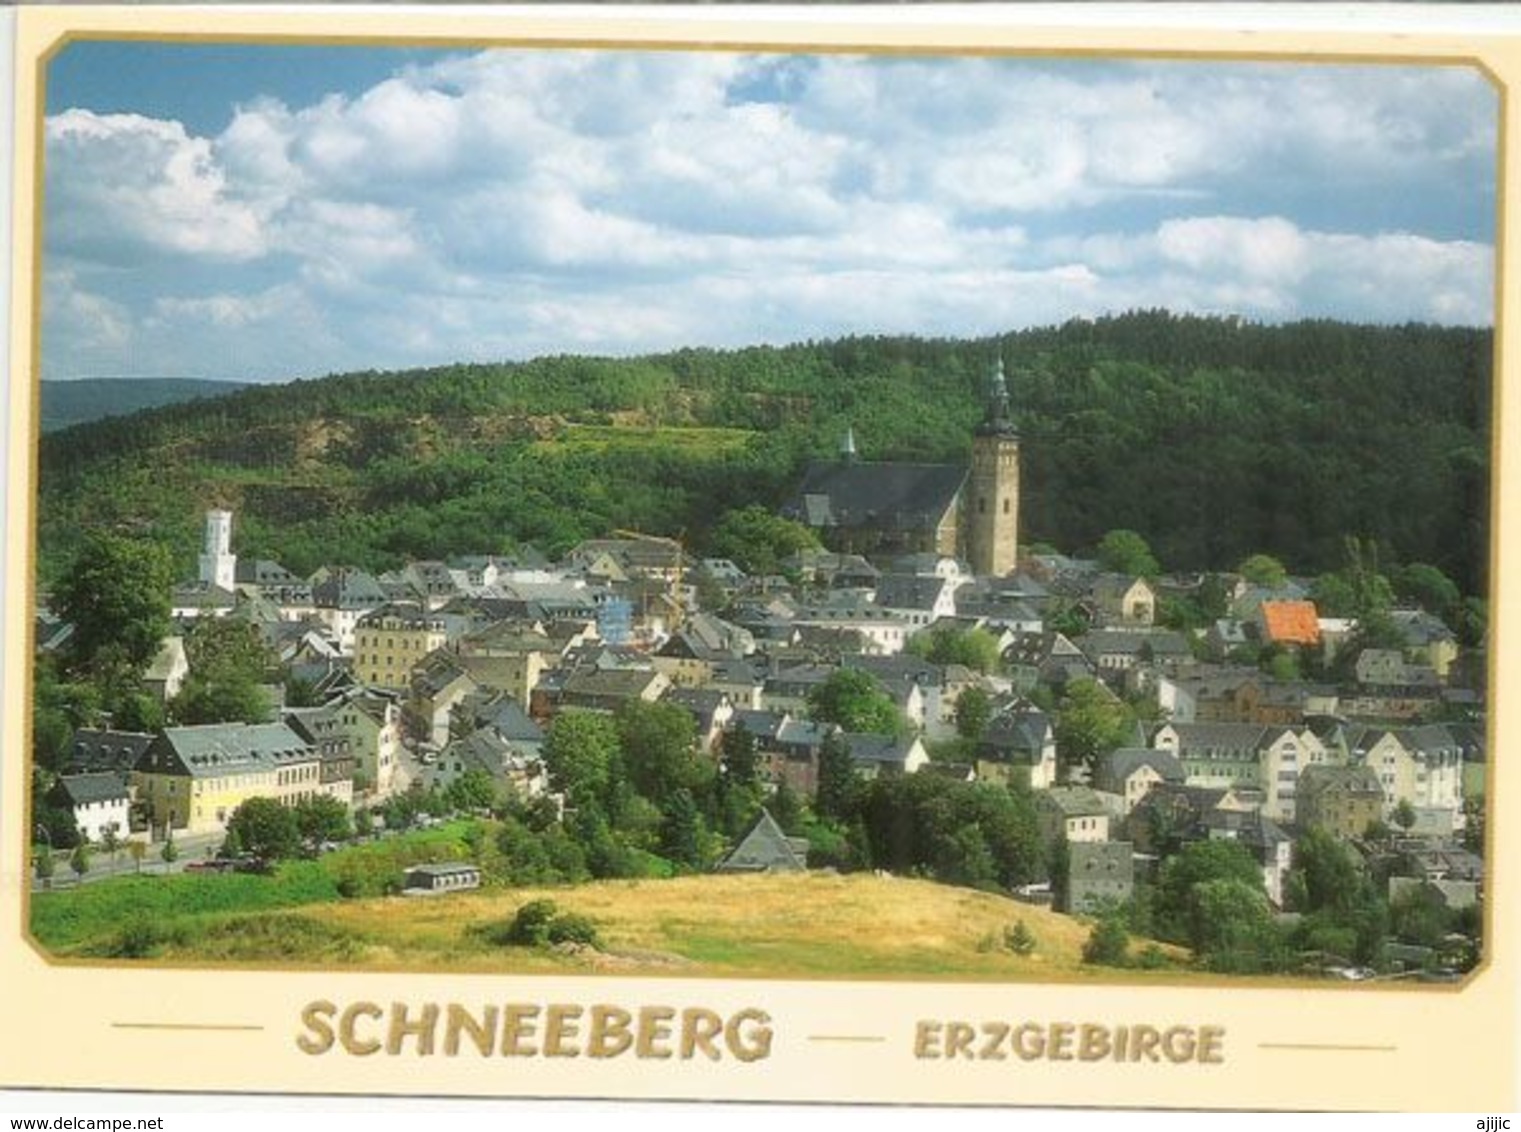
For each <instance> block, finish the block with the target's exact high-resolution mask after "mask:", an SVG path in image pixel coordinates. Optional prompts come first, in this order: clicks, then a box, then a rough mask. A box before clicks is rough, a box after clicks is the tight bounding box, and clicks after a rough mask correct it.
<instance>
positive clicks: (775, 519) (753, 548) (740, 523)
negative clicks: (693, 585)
mask: <svg viewBox="0 0 1521 1132" xmlns="http://www.w3.org/2000/svg"><path fill="white" fill-rule="evenodd" d="M709 542H710V545H711V546H712V548H713V553H714V555H715V556H716V557H719V558H728V559H730V560H731V561H733V562H734V564H735V565H736V566H738V567H739V568H740V569H741V570H743V571H745V573H747V574H778V573H780V572H781V568H782V567H781V564H782V560H783V559H784V558H787V557H789V556H790V555H793V554H796V553H797V552H798V551H800V550H805V549H812V548H815V547H817V546H819V539H818V536H817V535H816V534H814V533H813V531H812V530H810V529H809V528H808V527H805V526H804V525H803V524H802V523H797V522H794V521H793V520H791V519H784V518H782V517H781V516H779V515H777V514H776V513H775V512H773V511H771V510H770V509H769V508H766V507H762V506H758V505H753V506H750V507H742V508H740V509H738V510H735V511H726V512H725V513H724V516H723V518H721V519H720V520H719V521H718V524H717V525H716V526H715V527H714V528H713V534H712V537H711V539H710V540H709Z"/></svg>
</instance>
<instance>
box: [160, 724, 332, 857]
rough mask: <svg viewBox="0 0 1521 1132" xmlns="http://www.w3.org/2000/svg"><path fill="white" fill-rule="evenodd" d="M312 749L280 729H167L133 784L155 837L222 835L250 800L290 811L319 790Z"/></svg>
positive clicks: (260, 726) (211, 726)
mask: <svg viewBox="0 0 1521 1132" xmlns="http://www.w3.org/2000/svg"><path fill="white" fill-rule="evenodd" d="M321 774H322V771H321V759H320V756H319V754H318V752H317V750H316V749H315V748H314V747H312V746H311V745H310V744H309V743H307V742H306V741H305V740H304V739H302V738H301V737H300V736H299V735H297V734H296V733H295V732H294V731H292V730H291V729H290V728H289V727H287V726H286V725H285V724H283V723H258V724H248V723H214V724H207V725H205V726H200V727H169V728H165V729H164V730H163V731H161V732H160V733H159V734H158V735H157V736H156V737H155V738H154V740H153V742H152V743H150V744H148V747H147V749H146V750H145V751H144V752H143V753H142V756H141V757H140V758H139V759H138V761H137V766H136V767H135V768H134V769H133V771H132V785H133V787H134V788H135V790H136V793H137V797H138V799H139V800H140V801H141V802H142V803H143V804H144V805H145V806H146V808H147V812H148V822H149V825H150V828H151V829H152V830H153V831H154V832H155V833H156V834H159V833H162V832H164V831H165V830H173V831H174V832H176V833H192V834H194V833H221V832H223V831H225V830H226V828H227V822H228V819H230V818H231V817H232V814H233V811H234V810H236V809H237V808H238V807H239V806H240V805H242V804H243V803H244V802H246V801H248V799H250V798H277V799H279V800H280V801H281V802H284V803H286V804H287V805H294V804H296V803H297V802H299V801H301V800H302V799H303V798H308V797H311V796H313V795H315V794H317V793H321V792H325V791H323V789H322V782H321Z"/></svg>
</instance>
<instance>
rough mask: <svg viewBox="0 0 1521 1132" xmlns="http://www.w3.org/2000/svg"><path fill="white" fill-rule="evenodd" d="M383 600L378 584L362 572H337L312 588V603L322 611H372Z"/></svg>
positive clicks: (383, 595) (370, 576)
mask: <svg viewBox="0 0 1521 1132" xmlns="http://www.w3.org/2000/svg"><path fill="white" fill-rule="evenodd" d="M385 600H386V594H385V591H384V590H382V589H381V588H380V583H379V582H377V581H376V580H375V578H374V577H373V576H372V575H370V574H367V573H365V572H364V571H363V570H351V569H342V570H338V571H336V572H335V573H333V574H332V575H331V576H329V577H328V578H327V579H325V580H324V581H321V582H318V583H317V584H316V585H314V586H313V587H312V602H313V603H314V604H315V605H318V606H321V607H322V608H323V609H373V608H374V607H375V606H377V605H381V604H383V603H384V602H385Z"/></svg>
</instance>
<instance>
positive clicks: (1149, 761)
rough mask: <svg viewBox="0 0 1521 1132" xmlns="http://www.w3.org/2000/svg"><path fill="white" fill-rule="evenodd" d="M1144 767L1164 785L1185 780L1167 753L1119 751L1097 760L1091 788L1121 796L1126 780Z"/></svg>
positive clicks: (1135, 749) (1142, 749)
mask: <svg viewBox="0 0 1521 1132" xmlns="http://www.w3.org/2000/svg"><path fill="white" fill-rule="evenodd" d="M1143 766H1149V767H1151V769H1152V770H1154V771H1156V772H1157V773H1158V774H1160V775H1161V776H1162V780H1163V781H1164V782H1182V781H1183V780H1184V779H1185V778H1187V777H1188V776H1187V775H1186V774H1185V773H1184V771H1183V766H1182V764H1181V763H1179V762H1178V760H1177V759H1176V758H1174V757H1173V755H1172V752H1170V751H1158V750H1153V749H1152V748H1150V747H1120V748H1119V749H1117V750H1114V751H1110V752H1109V753H1108V754H1107V755H1103V756H1101V757H1100V758H1099V760H1098V764H1097V765H1096V766H1095V767H1094V770H1093V785H1094V786H1095V787H1097V788H1098V789H1100V790H1104V791H1108V792H1109V793H1111V794H1122V793H1124V790H1125V780H1126V779H1127V778H1129V777H1130V776H1131V775H1132V774H1134V773H1135V772H1136V771H1137V770H1139V769H1140V768H1141V767H1143Z"/></svg>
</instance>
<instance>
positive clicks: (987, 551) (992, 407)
mask: <svg viewBox="0 0 1521 1132" xmlns="http://www.w3.org/2000/svg"><path fill="white" fill-rule="evenodd" d="M967 493H968V497H967V501H966V510H965V512H964V514H965V519H964V522H965V524H966V553H967V558H968V560H969V561H970V562H971V566H972V572H973V573H975V574H978V575H993V576H995V577H1003V576H1004V575H1005V574H1009V573H1012V572H1013V570H1014V565H1015V561H1016V559H1017V553H1018V551H1017V548H1018V545H1019V433H1018V432H1017V431H1015V428H1014V422H1013V421H1011V420H1010V419H1009V390H1008V386H1007V385H1005V384H1004V379H1003V359H1002V358H1001V357H1000V358H999V359H998V365H997V367H996V368H995V369H994V371H993V380H992V382H991V384H990V386H989V389H988V407H987V412H986V413H985V414H984V416H983V418H982V423H981V424H979V425H978V426H977V431H976V432H975V433H974V435H973V437H972V474H971V476H970V478H969V479H968V480H967Z"/></svg>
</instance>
